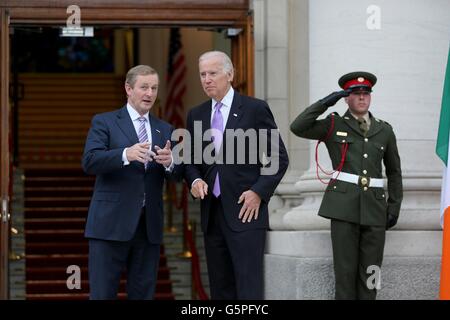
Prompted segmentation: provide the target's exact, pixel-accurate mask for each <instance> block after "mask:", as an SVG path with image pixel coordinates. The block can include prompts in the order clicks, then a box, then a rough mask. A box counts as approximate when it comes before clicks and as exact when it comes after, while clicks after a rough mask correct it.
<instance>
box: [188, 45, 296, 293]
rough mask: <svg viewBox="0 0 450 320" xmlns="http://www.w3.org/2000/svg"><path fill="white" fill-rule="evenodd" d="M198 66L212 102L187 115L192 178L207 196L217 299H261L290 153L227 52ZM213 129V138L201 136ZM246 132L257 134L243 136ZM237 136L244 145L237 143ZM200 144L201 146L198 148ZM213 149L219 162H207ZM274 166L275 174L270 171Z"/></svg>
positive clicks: (197, 191)
mask: <svg viewBox="0 0 450 320" xmlns="http://www.w3.org/2000/svg"><path fill="white" fill-rule="evenodd" d="M199 71H200V79H201V83H202V86H203V90H204V91H205V93H206V94H207V95H208V96H209V97H210V98H211V99H210V100H208V101H206V102H205V103H203V104H201V105H199V106H198V107H195V108H193V109H192V110H191V111H190V112H189V114H188V116H187V126H188V130H189V133H190V136H191V153H192V156H191V158H190V164H186V180H187V182H188V184H189V186H191V193H192V195H193V196H194V197H195V198H201V219H202V231H203V233H204V241H205V250H206V259H207V265H208V274H209V283H210V289H211V298H212V299H262V298H263V258H264V246H265V239H266V230H267V229H268V227H269V216H268V207H267V206H268V203H269V200H270V197H271V196H272V194H273V192H274V191H275V188H276V187H277V185H278V183H279V182H280V180H281V179H282V177H283V175H284V173H285V172H286V169H287V167H288V162H289V160H288V155H287V152H286V149H285V147H284V144H283V141H282V140H281V137H280V136H279V132H278V129H277V127H276V124H275V121H274V118H273V115H272V112H271V111H270V109H269V106H268V105H267V103H266V102H264V101H262V100H258V99H255V98H251V97H247V96H243V95H241V94H239V93H238V92H237V91H235V90H233V88H232V87H231V81H232V80H233V65H232V63H231V60H230V58H229V57H228V56H227V55H226V54H225V53H223V52H219V51H211V52H207V53H205V54H203V55H202V56H201V57H200V59H199ZM199 126H201V130H200V132H198V130H197V128H198V127H199ZM210 129H212V130H210ZM237 129H242V130H241V134H239V132H238V131H239V130H238V131H233V130H237ZM208 132H210V133H211V134H212V136H211V138H212V139H211V140H213V141H212V142H211V140H208V139H207V141H203V136H207V137H208ZM236 132H237V134H235V133H236ZM244 132H245V133H247V134H248V137H251V136H252V133H255V135H253V138H255V137H256V138H255V139H253V141H251V138H248V140H246V138H244V139H241V138H242V134H243V133H244ZM229 133H230V134H229ZM233 133H234V135H233ZM260 133H261V134H260ZM264 133H267V135H266V138H267V140H265V139H263V138H262V136H264ZM239 140H240V142H241V143H242V144H241V147H242V148H239V147H236V143H237V144H239ZM197 146H201V148H200V149H201V150H194V148H197ZM211 146H213V147H212V148H211ZM211 150H212V151H213V156H214V157H216V158H215V161H210V160H211V159H206V158H207V157H208V151H211ZM261 150H266V151H267V152H261ZM198 151H200V152H198ZM199 153H200V154H203V157H202V158H201V159H199V158H198V157H197V155H198V154H199ZM263 153H264V154H263ZM252 156H257V157H258V159H252ZM221 159H222V160H221ZM269 159H270V160H269ZM252 160H253V161H252ZM269 166H274V167H275V169H274V170H273V172H270V173H268V172H264V169H267V167H269Z"/></svg>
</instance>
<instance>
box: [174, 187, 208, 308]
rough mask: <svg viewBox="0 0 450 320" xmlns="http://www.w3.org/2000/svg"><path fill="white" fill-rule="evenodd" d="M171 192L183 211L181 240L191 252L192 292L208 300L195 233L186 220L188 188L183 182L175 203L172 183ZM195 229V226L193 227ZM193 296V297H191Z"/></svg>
mask: <svg viewBox="0 0 450 320" xmlns="http://www.w3.org/2000/svg"><path fill="white" fill-rule="evenodd" d="M171 188H172V189H171V191H172V194H173V195H174V199H173V200H174V203H175V207H176V208H177V209H178V210H182V212H183V234H184V239H183V242H184V243H186V244H187V246H186V247H187V248H189V250H190V253H191V257H190V258H191V278H192V286H193V289H194V292H196V293H197V295H198V298H199V299H200V300H208V299H209V297H208V294H207V293H206V292H205V288H204V287H203V284H202V279H201V275H200V259H199V256H198V251H197V246H196V245H195V241H194V237H195V234H193V232H192V226H191V225H190V224H189V221H188V216H189V212H188V194H189V190H188V187H187V185H186V184H183V189H182V191H181V199H180V202H179V203H177V202H178V201H177V193H176V186H175V184H174V183H173V184H172V187H171ZM194 229H195V227H194ZM192 298H194V297H192Z"/></svg>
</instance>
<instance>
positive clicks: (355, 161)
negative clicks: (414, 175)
mask: <svg viewBox="0 0 450 320" xmlns="http://www.w3.org/2000/svg"><path fill="white" fill-rule="evenodd" d="M326 110H327V107H326V106H325V105H323V104H322V103H321V102H320V101H318V102H316V103H314V104H312V105H311V106H309V107H308V108H306V109H305V110H304V111H303V112H302V113H301V114H300V115H299V116H298V117H297V118H296V119H295V120H294V121H293V122H292V124H291V131H292V132H293V133H294V134H296V135H297V136H299V137H303V138H307V139H324V138H325V136H326V135H327V132H328V130H329V129H330V127H331V116H328V117H327V118H325V119H322V120H317V118H318V117H319V116H320V115H321V114H322V113H324V112H325V111H326ZM370 119H371V125H370V129H369V131H368V133H367V136H364V135H363V133H362V131H361V130H360V128H359V124H358V121H357V120H355V118H354V117H353V116H352V115H351V113H350V112H349V111H347V113H346V114H345V115H344V116H343V117H341V116H339V114H337V113H334V128H333V131H332V133H331V135H330V137H329V139H328V140H326V141H325V143H326V146H327V149H328V153H329V155H330V158H331V161H332V164H333V168H336V167H337V166H338V164H339V162H340V161H341V152H342V145H343V144H344V143H348V151H347V155H346V158H345V162H344V167H343V169H342V172H347V173H352V174H356V175H360V176H368V177H371V178H378V179H380V178H382V177H383V175H382V165H381V164H382V162H384V166H385V168H386V176H387V179H388V185H387V189H388V195H389V197H388V198H387V201H386V196H385V193H384V190H383V188H373V187H371V188H368V190H364V189H363V188H362V187H361V186H359V185H356V184H352V183H348V182H345V181H339V180H337V181H335V182H334V183H332V184H330V185H329V186H328V187H327V189H326V192H325V195H324V197H323V200H322V204H321V207H320V210H319V215H321V216H323V217H326V218H334V219H339V220H343V221H349V222H353V223H358V224H362V225H371V226H385V225H386V217H387V214H388V213H389V214H391V215H394V216H398V215H399V213H400V205H401V202H402V199H403V186H402V170H401V166H400V156H399V154H398V150H397V142H396V138H395V134H394V131H393V130H392V127H391V126H390V125H389V124H388V123H387V122H385V121H383V120H380V119H377V118H375V117H373V116H372V114H370ZM343 135H345V136H343ZM364 172H366V173H364Z"/></svg>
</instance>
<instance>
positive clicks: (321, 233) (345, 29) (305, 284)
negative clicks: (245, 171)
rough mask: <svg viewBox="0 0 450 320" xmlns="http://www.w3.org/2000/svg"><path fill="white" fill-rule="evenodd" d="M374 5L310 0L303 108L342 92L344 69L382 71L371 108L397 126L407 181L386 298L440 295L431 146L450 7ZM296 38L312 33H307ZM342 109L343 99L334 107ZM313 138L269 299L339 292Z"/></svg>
mask: <svg viewBox="0 0 450 320" xmlns="http://www.w3.org/2000/svg"><path fill="white" fill-rule="evenodd" d="M373 4H374V3H373V1H359V0H348V1H345V2H344V3H342V2H336V1H331V0H314V1H309V11H308V20H309V33H308V37H309V57H308V59H309V74H308V77H309V87H310V91H309V102H308V103H306V104H304V105H303V108H304V107H306V106H307V105H309V104H310V103H312V102H314V101H317V100H318V99H320V98H322V97H324V96H325V95H327V94H328V93H330V92H331V91H334V90H337V89H339V87H338V85H337V80H338V78H339V77H340V76H341V75H342V74H344V73H347V72H350V71H356V70H365V71H369V72H372V73H374V74H375V75H377V77H378V81H379V82H378V83H377V85H376V86H375V87H374V92H373V97H372V104H371V109H370V110H371V111H372V113H373V114H374V115H375V117H378V118H381V119H383V120H386V121H388V122H389V123H390V124H392V126H393V128H394V132H395V134H396V136H397V141H398V147H399V152H400V156H401V159H402V169H403V184H404V200H403V204H402V210H401V214H400V219H399V222H398V225H397V226H396V227H395V228H394V230H392V231H388V233H387V239H386V247H385V259H384V263H383V272H382V288H381V291H380V294H379V298H381V299H383V298H384V299H390V298H402V299H416V298H419V299H433V298H436V297H437V295H438V291H439V290H438V289H439V288H438V282H439V267H440V254H441V231H440V226H439V202H440V200H439V197H440V185H441V173H442V166H441V165H440V163H439V161H438V159H437V157H436V156H435V152H434V148H435V142H436V135H437V126H438V122H439V111H440V105H441V97H442V88H443V80H444V72H445V66H446V58H447V54H448V46H449V37H448V30H449V29H450V3H449V2H448V1H446V0H438V1H434V2H433V3H432V5H430V3H429V2H427V1H425V0H417V1H414V2H411V1H408V0H397V1H387V0H385V1H377V3H376V4H375V6H374V5H373ZM297 14H299V13H297ZM302 15H303V13H302ZM298 18H300V17H298ZM294 20H295V19H292V22H291V23H290V28H293V27H294V23H293V21H294ZM293 41H294V43H295V41H298V42H300V43H303V42H304V41H305V39H304V38H303V35H300V36H299V37H298V38H297V39H295V38H294V39H293ZM291 46H292V45H291ZM300 59H301V57H300ZM290 61H291V63H292V60H290ZM299 68H300V67H299V66H298V65H296V64H295V63H294V64H293V65H290V66H289V69H290V70H298V69H299ZM291 110H294V107H293V106H291ZM345 110H346V105H345V103H344V102H343V101H341V102H339V103H338V104H337V105H336V107H334V108H332V109H331V110H330V112H331V111H338V112H339V113H340V114H342V113H343V112H345ZM299 111H300V110H298V112H299ZM298 112H297V114H298ZM292 120H293V117H292V118H291V119H290V121H292ZM315 143H316V142H308V146H309V150H310V152H309V153H310V160H309V165H308V166H309V169H308V170H307V171H306V172H305V173H304V174H303V175H302V176H301V178H300V179H299V181H298V182H297V183H296V185H295V186H296V190H297V192H299V193H300V194H301V199H302V201H301V204H300V205H299V206H297V207H295V208H293V209H292V210H290V211H288V212H286V213H283V215H282V217H281V218H280V219H278V221H279V226H277V228H276V229H277V230H274V231H271V232H269V236H268V246H267V251H268V254H267V255H266V297H267V298H273V299H279V298H282V299H289V298H291V299H302V298H307V299H308V298H319V299H320V298H332V297H333V286H334V283H333V282H334V279H333V272H332V259H331V241H330V236H329V221H328V220H326V219H323V218H320V217H318V216H317V211H318V208H319V205H320V201H321V199H322V195H323V190H324V189H325V186H324V185H322V184H320V183H319V182H318V181H317V180H316V178H315V175H316V173H315V162H314V157H313V152H314V147H315ZM319 157H320V159H321V163H323V164H324V166H325V167H328V168H330V167H331V164H330V162H329V161H326V160H327V159H328V155H327V153H326V150H325V148H322V149H321V151H320V152H319ZM291 161H292V160H291ZM294 161H295V159H294ZM285 230H291V231H285ZM286 288H288V289H286Z"/></svg>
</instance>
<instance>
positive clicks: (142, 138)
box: [138, 117, 148, 169]
mask: <svg viewBox="0 0 450 320" xmlns="http://www.w3.org/2000/svg"><path fill="white" fill-rule="evenodd" d="M138 120H139V122H140V123H141V125H140V126H139V132H138V139H139V142H140V143H144V142H148V136H147V130H146V129H145V122H146V121H147V119H146V118H145V117H139V118H138ZM147 164H148V161H145V164H144V165H145V168H146V169H147Z"/></svg>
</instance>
